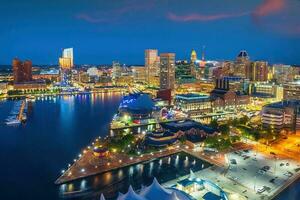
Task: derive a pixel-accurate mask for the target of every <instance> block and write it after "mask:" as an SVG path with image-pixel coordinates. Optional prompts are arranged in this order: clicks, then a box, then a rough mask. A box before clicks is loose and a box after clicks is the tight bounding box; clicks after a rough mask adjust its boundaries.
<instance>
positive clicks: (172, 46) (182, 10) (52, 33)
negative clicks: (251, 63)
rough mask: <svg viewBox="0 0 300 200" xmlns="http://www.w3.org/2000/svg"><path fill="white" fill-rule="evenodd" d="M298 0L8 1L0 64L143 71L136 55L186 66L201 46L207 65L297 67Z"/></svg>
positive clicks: (0, 17) (0, 30)
mask: <svg viewBox="0 0 300 200" xmlns="http://www.w3.org/2000/svg"><path fill="white" fill-rule="evenodd" d="M299 10H300V1H299V0H243V1H240V0H222V1H221V0H210V1H207V0H185V1H183V0H145V1H140V0H120V1H105V0H89V1H88V3H87V1H84V0H60V1H58V0H52V1H40V0H27V1H24V0H11V1H5V2H1V5H0V23H1V27H0V64H8V65H9V64H11V62H12V59H13V58H15V57H18V58H20V59H22V60H25V59H30V60H32V62H33V64H58V58H59V57H60V56H61V51H62V49H63V48H69V47H73V48H74V63H75V64H110V63H112V61H113V60H118V61H120V62H121V63H125V64H144V50H145V49H148V48H150V49H158V50H159V53H163V52H174V53H176V59H189V58H190V53H191V50H192V49H195V50H196V51H197V54H198V55H199V56H200V55H201V51H202V46H205V54H206V58H207V59H210V60H232V59H235V57H236V56H237V54H238V53H239V51H240V50H243V49H245V50H246V51H248V53H249V55H250V58H251V59H253V60H266V61H268V62H270V63H283V64H297V65H300V12H299Z"/></svg>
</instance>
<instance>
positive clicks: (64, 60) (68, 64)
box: [59, 48, 74, 69]
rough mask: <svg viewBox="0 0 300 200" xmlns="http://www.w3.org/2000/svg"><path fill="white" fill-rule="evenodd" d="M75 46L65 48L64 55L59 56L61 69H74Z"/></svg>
mask: <svg viewBox="0 0 300 200" xmlns="http://www.w3.org/2000/svg"><path fill="white" fill-rule="evenodd" d="M73 59H74V57H73V48H68V49H63V52H62V56H61V57H60V58H59V66H60V67H61V69H72V68H73V66H74V60H73Z"/></svg>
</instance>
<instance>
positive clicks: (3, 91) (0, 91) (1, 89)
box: [0, 82, 8, 95]
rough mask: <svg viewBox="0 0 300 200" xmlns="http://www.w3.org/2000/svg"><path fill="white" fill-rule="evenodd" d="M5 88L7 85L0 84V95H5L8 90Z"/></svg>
mask: <svg viewBox="0 0 300 200" xmlns="http://www.w3.org/2000/svg"><path fill="white" fill-rule="evenodd" d="M7 86H8V83H6V82H0V95H1V94H6V93H7V88H8V87H7Z"/></svg>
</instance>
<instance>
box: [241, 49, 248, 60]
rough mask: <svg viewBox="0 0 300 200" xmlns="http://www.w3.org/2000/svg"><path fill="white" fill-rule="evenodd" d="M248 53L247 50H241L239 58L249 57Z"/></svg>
mask: <svg viewBox="0 0 300 200" xmlns="http://www.w3.org/2000/svg"><path fill="white" fill-rule="evenodd" d="M248 57H249V56H248V53H247V51H245V50H242V51H240V53H239V55H238V58H248Z"/></svg>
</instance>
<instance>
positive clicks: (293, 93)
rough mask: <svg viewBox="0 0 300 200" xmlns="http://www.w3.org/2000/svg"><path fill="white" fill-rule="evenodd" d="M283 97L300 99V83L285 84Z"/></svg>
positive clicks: (285, 98)
mask: <svg viewBox="0 0 300 200" xmlns="http://www.w3.org/2000/svg"><path fill="white" fill-rule="evenodd" d="M283 99H284V100H289V99H298V100H300V83H298V82H290V83H286V84H284V85H283Z"/></svg>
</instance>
